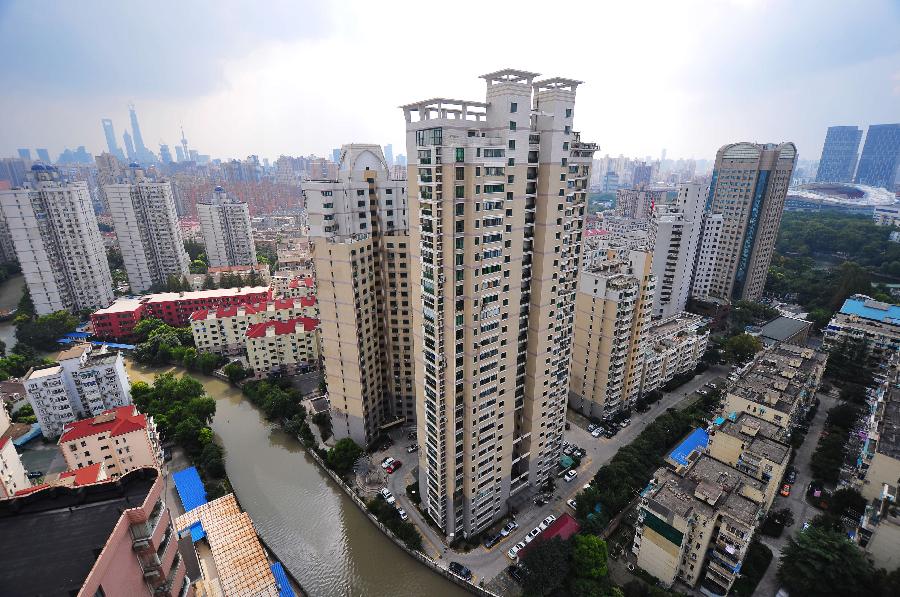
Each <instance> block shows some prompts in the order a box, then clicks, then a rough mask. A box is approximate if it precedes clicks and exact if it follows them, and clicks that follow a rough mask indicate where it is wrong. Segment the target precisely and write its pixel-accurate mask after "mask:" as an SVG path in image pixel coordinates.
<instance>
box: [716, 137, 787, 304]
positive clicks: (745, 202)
mask: <svg viewBox="0 0 900 597" xmlns="http://www.w3.org/2000/svg"><path fill="white" fill-rule="evenodd" d="M796 161H797V149H796V147H794V144H793V143H781V144H778V145H776V144H774V143H766V144H763V145H760V144H756V143H734V144H731V145H725V146H724V147H722V148H721V149H719V151H718V153H717V154H716V162H715V167H714V169H713V174H712V182H711V183H710V188H709V197H708V199H707V203H706V210H707V211H708V212H710V213H716V214H722V217H723V223H722V232H721V235H720V237H719V241H718V248H717V250H716V254H715V262H714V264H713V268H712V273H711V277H710V285H709V294H710V296H712V297H715V298H718V299H722V300H726V301H732V300H758V299H759V298H760V297H762V292H763V287H764V286H765V283H766V275H767V274H768V271H769V263H770V262H771V260H772V251H773V250H774V248H775V238H776V236H777V235H778V227H779V226H780V224H781V215H782V213H783V211H784V198H785V196H786V195H787V190H788V184H789V183H790V180H791V174H792V173H793V171H794V164H795V163H796Z"/></svg>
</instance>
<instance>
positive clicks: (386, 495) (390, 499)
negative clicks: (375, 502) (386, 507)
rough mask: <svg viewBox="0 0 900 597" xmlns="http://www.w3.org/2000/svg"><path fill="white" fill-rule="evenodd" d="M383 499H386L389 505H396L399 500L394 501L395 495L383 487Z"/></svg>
mask: <svg viewBox="0 0 900 597" xmlns="http://www.w3.org/2000/svg"><path fill="white" fill-rule="evenodd" d="M381 497H383V498H384V499H385V501H386V502H387V503H389V504H392V505H393V504H394V502H396V501H397V500H396V499H394V494H393V493H391V491H390V490H389V489H388V488H387V487H383V488H382V489H381Z"/></svg>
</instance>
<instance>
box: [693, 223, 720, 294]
mask: <svg viewBox="0 0 900 597" xmlns="http://www.w3.org/2000/svg"><path fill="white" fill-rule="evenodd" d="M724 224H725V218H724V216H723V215H722V214H711V213H705V214H703V224H702V229H701V232H700V243H699V246H698V247H697V261H696V263H695V265H694V277H693V279H692V280H691V297H693V298H696V299H700V300H706V299H708V298H709V296H710V289H711V288H712V283H713V280H714V279H715V278H714V275H715V271H716V263H717V257H718V254H719V241H720V240H721V238H722V228H723V226H724Z"/></svg>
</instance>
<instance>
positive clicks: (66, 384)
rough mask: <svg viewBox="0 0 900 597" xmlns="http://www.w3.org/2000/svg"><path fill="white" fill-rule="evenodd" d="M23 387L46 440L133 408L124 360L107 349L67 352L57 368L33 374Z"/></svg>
mask: <svg viewBox="0 0 900 597" xmlns="http://www.w3.org/2000/svg"><path fill="white" fill-rule="evenodd" d="M22 384H23V385H24V386H25V393H26V394H27V396H28V402H29V403H31V407H32V408H33V409H34V414H35V415H36V416H37V420H38V423H40V424H41V432H42V433H43V434H44V437H57V436H59V435H60V434H61V433H62V432H63V427H65V425H66V423H71V422H72V421H76V420H78V419H83V418H85V417H93V416H96V415H99V414H100V413H102V412H103V411H104V410H107V409H109V408H115V407H118V406H127V405H129V404H131V384H130V382H129V380H128V373H126V371H125V359H123V358H122V354H121V353H119V352H113V351H111V350H109V349H108V348H107V347H106V346H105V345H104V346H103V347H101V348H99V349H93V348H91V345H90V344H87V343H85V344H79V345H76V346H73V347H72V348H69V349H68V350H64V351H63V352H61V353H59V356H58V357H57V363H56V364H55V365H51V366H49V367H43V368H41V369H32V370H30V371H29V372H28V373H27V374H26V375H25V377H24V379H23V380H22Z"/></svg>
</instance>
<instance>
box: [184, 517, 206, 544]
mask: <svg viewBox="0 0 900 597" xmlns="http://www.w3.org/2000/svg"><path fill="white" fill-rule="evenodd" d="M188 530H189V531H190V532H191V541H192V542H194V543H196V542H197V541H199V540H200V539H203V538H204V537H206V531H205V530H203V525H202V524H201V523H200V521H199V520H198V521H197V522H195V523H194V524H192V525H191V526H189V527H188Z"/></svg>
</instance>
